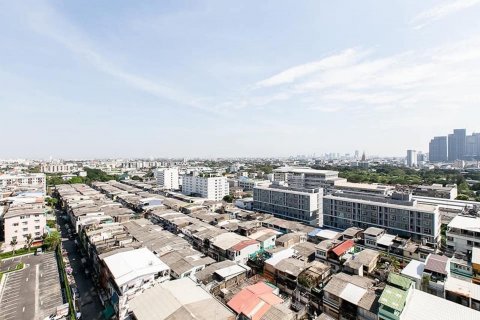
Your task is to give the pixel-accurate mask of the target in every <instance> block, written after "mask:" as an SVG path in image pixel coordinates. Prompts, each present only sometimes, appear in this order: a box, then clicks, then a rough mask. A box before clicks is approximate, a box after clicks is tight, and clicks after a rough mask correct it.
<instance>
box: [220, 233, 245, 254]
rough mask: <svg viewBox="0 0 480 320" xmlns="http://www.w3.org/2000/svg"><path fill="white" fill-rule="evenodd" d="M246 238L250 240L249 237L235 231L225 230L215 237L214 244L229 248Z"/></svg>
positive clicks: (224, 248) (225, 248)
mask: <svg viewBox="0 0 480 320" xmlns="http://www.w3.org/2000/svg"><path fill="white" fill-rule="evenodd" d="M244 240H249V239H248V238H247V237H244V236H241V235H239V234H236V233H233V232H225V233H222V234H219V235H218V236H216V237H215V238H214V239H213V242H212V244H213V245H214V246H217V247H219V248H220V249H222V250H228V249H230V248H231V247H233V246H234V245H236V244H237V243H239V242H242V241H244Z"/></svg>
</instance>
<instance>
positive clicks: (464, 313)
mask: <svg viewBox="0 0 480 320" xmlns="http://www.w3.org/2000/svg"><path fill="white" fill-rule="evenodd" d="M432 319H435V320H452V319H455V320H480V312H478V311H476V310H474V309H470V308H467V307H464V306H462V305H461V304H458V303H455V302H452V301H449V300H446V299H443V298H440V297H437V296H434V295H433V294H429V293H426V292H423V291H420V290H417V289H413V291H412V296H411V298H410V299H409V300H408V302H407V305H406V306H405V309H404V310H403V312H402V320H432Z"/></svg>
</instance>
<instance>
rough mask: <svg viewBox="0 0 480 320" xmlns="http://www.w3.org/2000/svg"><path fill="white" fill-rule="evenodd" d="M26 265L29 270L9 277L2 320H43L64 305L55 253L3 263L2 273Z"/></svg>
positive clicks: (1, 297)
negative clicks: (22, 264) (15, 266)
mask: <svg viewBox="0 0 480 320" xmlns="http://www.w3.org/2000/svg"><path fill="white" fill-rule="evenodd" d="M19 262H23V263H25V265H26V268H25V269H23V270H21V271H16V272H12V273H6V274H5V275H4V277H5V279H4V284H3V287H2V288H0V320H13V319H24V320H32V319H34V320H37V319H40V320H43V319H44V318H45V317H46V316H48V315H50V314H52V313H55V310H56V308H57V307H58V306H60V305H62V304H63V297H62V289H61V286H60V278H59V274H58V268H57V260H56V258H55V255H54V253H45V254H42V255H39V256H33V255H29V256H23V257H18V258H15V259H12V260H7V261H5V262H2V266H1V269H2V270H4V268H8V266H9V265H16V264H18V263H19Z"/></svg>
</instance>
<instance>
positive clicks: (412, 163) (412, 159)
mask: <svg viewBox="0 0 480 320" xmlns="http://www.w3.org/2000/svg"><path fill="white" fill-rule="evenodd" d="M416 166H417V151H415V150H407V167H416Z"/></svg>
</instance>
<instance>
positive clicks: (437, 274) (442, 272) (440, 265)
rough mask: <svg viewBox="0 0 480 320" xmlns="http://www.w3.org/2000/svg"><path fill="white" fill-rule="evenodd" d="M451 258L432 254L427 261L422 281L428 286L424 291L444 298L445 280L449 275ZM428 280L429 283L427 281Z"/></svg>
mask: <svg viewBox="0 0 480 320" xmlns="http://www.w3.org/2000/svg"><path fill="white" fill-rule="evenodd" d="M448 261H449V258H448V257H446V256H440V255H437V254H430V255H429V256H428V257H427V260H426V261H425V269H424V270H423V278H425V280H424V279H422V281H423V282H424V283H425V284H427V283H428V285H427V286H426V288H425V287H424V288H423V289H424V290H425V291H427V292H428V293H431V294H434V295H437V296H439V297H443V295H444V284H445V279H446V278H447V277H448V273H449V270H450V268H449V263H448ZM427 280H428V281H427Z"/></svg>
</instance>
